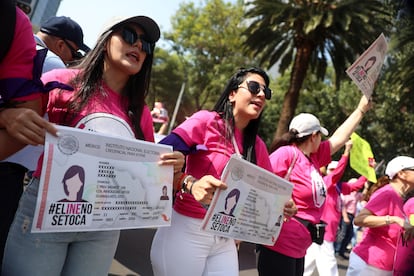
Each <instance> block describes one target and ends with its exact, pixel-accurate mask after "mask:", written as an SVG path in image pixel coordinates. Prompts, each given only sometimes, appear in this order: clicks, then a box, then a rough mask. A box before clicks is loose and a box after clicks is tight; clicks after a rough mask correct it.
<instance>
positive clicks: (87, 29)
mask: <svg viewBox="0 0 414 276" xmlns="http://www.w3.org/2000/svg"><path fill="white" fill-rule="evenodd" d="M182 2H185V1H184V0H62V1H61V3H60V6H59V9H58V11H57V16H61V15H64V16H69V17H70V18H72V19H73V20H75V21H76V22H78V23H79V25H80V26H81V27H82V30H83V34H84V42H85V44H86V45H88V46H89V47H90V48H92V47H93V46H94V45H95V42H96V39H97V38H98V35H99V33H100V30H101V28H102V26H103V25H104V23H105V22H106V21H108V20H109V19H110V18H111V17H113V16H135V15H146V16H149V17H151V18H152V19H154V20H155V21H156V22H157V23H158V25H159V26H160V29H161V33H162V32H165V31H170V30H171V25H170V19H171V16H172V15H174V14H175V12H176V11H177V10H178V8H179V4H180V3H182ZM161 43H162V42H161Z"/></svg>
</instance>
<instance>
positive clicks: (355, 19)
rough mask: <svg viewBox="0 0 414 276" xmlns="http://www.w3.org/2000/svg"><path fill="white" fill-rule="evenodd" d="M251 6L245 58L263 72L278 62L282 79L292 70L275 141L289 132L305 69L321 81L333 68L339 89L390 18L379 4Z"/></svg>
mask: <svg viewBox="0 0 414 276" xmlns="http://www.w3.org/2000/svg"><path fill="white" fill-rule="evenodd" d="M250 4H251V5H249V6H248V8H249V9H248V10H247V12H246V18H247V19H250V20H252V22H251V25H250V26H249V27H248V28H247V30H246V33H245V34H246V36H247V43H246V44H247V47H246V50H247V52H248V53H249V54H252V55H256V56H260V57H261V65H262V66H263V65H265V66H266V67H268V68H270V67H271V66H273V65H274V64H276V63H277V62H279V71H280V72H281V73H283V72H284V71H286V70H287V69H288V68H289V67H290V68H291V75H290V85H289V89H288V91H287V92H286V94H285V97H284V100H283V106H282V111H281V114H280V119H279V123H278V126H277V130H276V133H275V137H280V136H281V135H282V134H283V133H285V132H286V131H287V130H288V126H289V122H290V120H291V119H292V117H293V115H294V112H295V109H296V106H297V103H298V99H299V91H300V89H301V87H302V84H303V81H304V79H305V77H306V74H307V71H308V68H309V67H310V68H311V69H312V71H313V72H314V73H316V74H317V76H318V77H319V78H321V79H323V78H324V76H325V72H326V68H327V65H328V62H332V64H333V67H334V70H335V76H336V78H335V84H336V86H337V87H339V84H340V80H341V79H343V78H344V76H345V69H346V68H347V66H349V65H350V64H352V62H353V61H354V60H355V59H356V57H357V55H358V54H360V53H362V52H363V51H364V50H365V49H366V48H367V47H368V46H369V45H370V44H371V43H372V42H373V41H374V40H375V39H376V38H377V37H378V35H379V34H380V33H381V32H385V30H386V29H387V28H389V26H390V25H391V23H392V18H393V17H392V9H390V8H389V6H388V7H387V4H386V3H384V1H381V0H362V1H361V0H330V1H329V0H253V1H252V2H251V3H250ZM385 33H386V32H385Z"/></svg>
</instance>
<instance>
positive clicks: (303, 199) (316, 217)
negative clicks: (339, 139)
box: [267, 140, 331, 258]
mask: <svg viewBox="0 0 414 276" xmlns="http://www.w3.org/2000/svg"><path fill="white" fill-rule="evenodd" d="M295 153H296V156H297V159H296V162H295V164H294V167H293V170H292V172H291V174H290V179H289V180H290V182H292V183H293V184H294V186H293V192H292V199H293V200H294V201H295V203H296V206H297V208H298V213H297V215H296V216H297V217H299V218H302V219H306V220H308V221H310V222H312V223H318V222H319V221H320V218H321V215H322V206H323V204H324V202H325V198H326V191H327V187H326V185H325V183H324V182H323V179H322V175H321V174H320V171H319V168H320V167H322V166H325V165H327V164H328V163H329V162H331V150H330V144H329V141H328V140H326V141H323V142H321V144H320V146H319V149H318V151H317V152H316V153H313V154H311V156H310V158H309V159H308V158H307V157H306V156H305V155H304V154H303V153H302V152H301V151H300V150H299V149H298V148H297V147H296V146H294V145H292V146H284V147H280V148H278V149H277V150H276V151H275V152H273V153H272V154H271V155H270V162H271V163H272V167H273V172H274V173H275V174H277V175H278V176H280V177H285V175H286V174H287V171H288V169H289V167H290V165H291V163H292V162H293V160H294V154H295ZM311 244H312V240H311V237H310V233H309V231H308V229H306V227H305V226H304V225H303V224H302V223H300V222H299V221H297V220H296V219H290V220H289V221H287V222H285V223H283V226H282V229H281V232H280V234H279V237H278V239H277V240H276V243H275V244H274V245H273V246H267V247H268V248H270V249H271V250H274V251H276V252H279V253H281V254H284V255H286V256H290V257H292V258H302V257H304V256H305V254H306V250H307V248H308V247H309V246H310V245H311Z"/></svg>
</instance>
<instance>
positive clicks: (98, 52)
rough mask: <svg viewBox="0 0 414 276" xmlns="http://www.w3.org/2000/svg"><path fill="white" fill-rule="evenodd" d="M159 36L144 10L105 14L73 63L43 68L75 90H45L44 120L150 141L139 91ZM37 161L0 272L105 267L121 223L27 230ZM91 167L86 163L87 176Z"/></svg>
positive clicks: (77, 271)
mask: <svg viewBox="0 0 414 276" xmlns="http://www.w3.org/2000/svg"><path fill="white" fill-rule="evenodd" d="M159 37H160V30H159V27H158V25H157V23H156V22H154V21H153V20H152V19H151V18H149V17H146V16H132V17H117V18H114V19H113V20H111V21H110V23H109V24H108V25H107V26H106V28H105V29H104V31H103V32H102V34H101V35H100V37H99V38H98V41H97V43H96V45H95V47H94V49H93V50H91V51H90V52H89V53H88V54H87V56H86V57H85V58H84V59H83V60H82V62H81V63H80V64H79V65H78V66H77V67H76V69H57V70H52V71H50V72H48V73H46V74H44V75H43V76H42V80H43V81H45V82H47V81H52V80H58V81H60V82H62V83H66V84H70V85H71V86H73V87H74V88H75V91H74V92H70V91H64V90H61V89H55V90H52V91H51V92H50V95H49V102H48V106H47V113H48V115H49V120H50V122H52V123H56V124H59V125H65V126H69V127H75V128H81V129H85V131H95V132H100V133H106V134H109V135H117V136H120V137H125V138H129V139H134V138H135V139H140V140H145V141H149V142H153V141H154V134H153V125H152V118H151V114H150V110H149V108H148V106H147V105H146V103H145V98H146V96H147V94H148V91H149V84H150V76H151V69H152V62H153V57H154V56H153V54H154V48H155V43H156V42H157V41H158V39H159ZM41 164H42V162H41V160H39V165H38V168H37V170H36V172H35V173H34V174H33V178H32V179H31V180H30V183H29V184H28V186H27V189H26V190H25V192H24V193H23V196H22V198H21V200H20V204H19V208H18V210H17V213H16V215H15V218H14V221H13V224H12V226H11V228H10V232H9V235H8V238H7V243H6V249H5V253H4V259H3V270H2V272H3V274H2V275H9V276H14V275H15V276H18V275H33V276H34V275H39V276H43V275H107V274H108V271H109V268H110V266H111V263H112V260H113V257H114V255H115V250H116V248H117V244H118V238H119V233H120V231H119V230H107V231H104V230H102V231H89V232H88V231H86V232H81V231H79V232H58V233H54V232H50V233H33V232H31V231H30V229H31V228H32V223H33V221H34V210H35V206H36V201H37V195H38V193H39V183H40V181H39V179H40V174H41V168H42V165H41ZM159 164H160V165H174V171H176V172H180V170H181V168H182V166H183V164H184V156H183V155H182V154H181V153H178V152H174V153H167V154H162V155H161V156H160V162H159ZM94 173H95V174H96V172H95V171H93V172H91V171H87V170H86V171H85V177H88V175H89V176H90V175H91V174H94ZM77 177H78V178H79V175H78V174H77ZM82 178H83V177H82ZM16 256H19V257H18V258H16Z"/></svg>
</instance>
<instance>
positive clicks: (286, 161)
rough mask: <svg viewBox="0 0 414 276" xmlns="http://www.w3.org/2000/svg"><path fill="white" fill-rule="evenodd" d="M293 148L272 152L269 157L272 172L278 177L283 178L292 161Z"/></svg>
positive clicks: (282, 148) (286, 147)
mask: <svg viewBox="0 0 414 276" xmlns="http://www.w3.org/2000/svg"><path fill="white" fill-rule="evenodd" d="M293 151H294V149H293V147H291V146H284V147H280V148H278V149H277V150H276V151H274V152H272V153H271V154H270V156H269V159H270V163H271V165H272V171H273V172H274V173H275V174H276V175H278V176H280V177H285V175H286V174H287V171H288V169H289V166H290V164H291V162H292V161H293V155H294V154H293Z"/></svg>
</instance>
